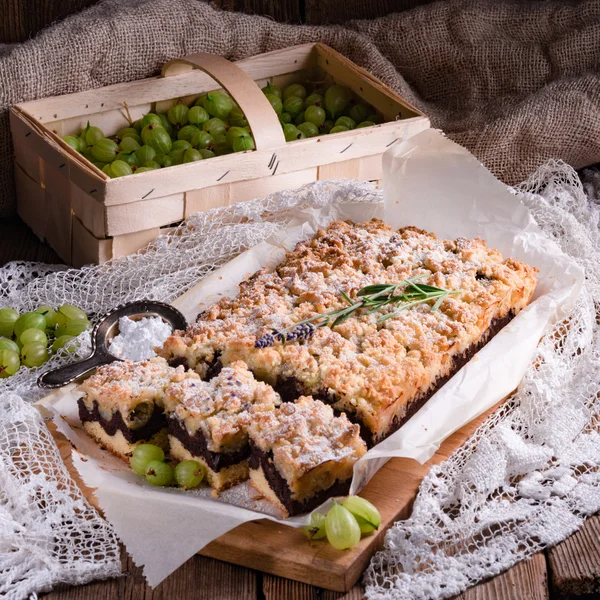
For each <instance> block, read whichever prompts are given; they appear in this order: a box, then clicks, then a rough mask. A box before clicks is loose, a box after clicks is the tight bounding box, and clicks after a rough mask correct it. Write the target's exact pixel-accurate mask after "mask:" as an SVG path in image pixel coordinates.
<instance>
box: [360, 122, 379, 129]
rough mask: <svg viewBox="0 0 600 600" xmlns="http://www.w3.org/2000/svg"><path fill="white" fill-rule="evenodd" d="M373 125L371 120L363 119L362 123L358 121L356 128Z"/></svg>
mask: <svg viewBox="0 0 600 600" xmlns="http://www.w3.org/2000/svg"><path fill="white" fill-rule="evenodd" d="M373 125H375V123H373V121H363V122H362V123H359V124H358V125H357V126H356V129H362V128H363V127H372V126H373Z"/></svg>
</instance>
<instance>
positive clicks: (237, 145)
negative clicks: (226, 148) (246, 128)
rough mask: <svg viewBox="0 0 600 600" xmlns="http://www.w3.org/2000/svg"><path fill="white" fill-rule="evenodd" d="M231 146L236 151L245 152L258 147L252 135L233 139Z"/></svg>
mask: <svg viewBox="0 0 600 600" xmlns="http://www.w3.org/2000/svg"><path fill="white" fill-rule="evenodd" d="M231 148H232V150H233V151H234V152H245V151H246V150H254V149H256V144H255V143H254V138H253V137H252V136H251V135H243V136H241V137H237V138H235V139H234V140H233V144H232V145H231Z"/></svg>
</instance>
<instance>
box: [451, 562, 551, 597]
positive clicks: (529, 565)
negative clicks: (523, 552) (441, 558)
mask: <svg viewBox="0 0 600 600" xmlns="http://www.w3.org/2000/svg"><path fill="white" fill-rule="evenodd" d="M549 597H550V595H549V591H548V574H547V570H546V557H545V556H544V553H543V552H538V553H537V554H534V556H533V557H532V558H531V560H524V561H522V562H520V563H518V564H516V565H515V566H514V567H512V568H511V569H509V570H508V571H505V572H504V573H501V574H500V575H498V576H497V577H494V578H493V579H490V580H489V581H486V582H484V583H480V584H479V585H477V586H475V587H473V588H471V589H469V590H467V591H466V592H464V593H463V594H460V595H459V596H457V597H456V598H455V599H454V600H548V598H549Z"/></svg>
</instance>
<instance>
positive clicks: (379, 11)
mask: <svg viewBox="0 0 600 600" xmlns="http://www.w3.org/2000/svg"><path fill="white" fill-rule="evenodd" d="M98 1H99V0H0V44H15V43H18V42H23V41H25V40H27V39H29V38H30V37H33V36H34V35H35V34H36V33H38V32H39V31H40V30H42V29H44V27H47V26H48V25H50V24H52V23H53V22H54V21H56V20H58V19H64V18H65V17H67V16H69V15H70V14H73V13H76V12H79V11H80V10H83V9H84V8H87V7H88V6H91V5H92V4H96V3H97V2H98ZM123 1H124V2H127V0H123ZM429 1H431V0H215V1H213V4H214V5H215V6H220V7H222V8H224V9H226V10H235V11H242V12H247V13H251V14H258V15H266V16H268V17H271V18H273V19H275V20H276V21H285V22H288V23H306V24H308V25H320V24H325V23H343V22H345V21H348V20H350V19H370V18H374V17H380V16H383V15H386V14H388V13H391V12H398V11H401V10H405V9H408V8H412V7H414V6H417V5H420V4H427V3H428V2H429ZM166 18H168V15H167V16H166Z"/></svg>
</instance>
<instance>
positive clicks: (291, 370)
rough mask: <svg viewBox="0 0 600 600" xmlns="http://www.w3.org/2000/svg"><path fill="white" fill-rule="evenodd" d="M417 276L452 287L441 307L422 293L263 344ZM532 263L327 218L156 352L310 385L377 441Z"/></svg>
mask: <svg viewBox="0 0 600 600" xmlns="http://www.w3.org/2000/svg"><path fill="white" fill-rule="evenodd" d="M415 276H417V277H421V279H419V283H425V284H429V285H432V286H436V287H439V288H443V289H447V290H461V293H460V294H457V295H453V296H449V297H447V298H446V299H444V301H443V302H442V303H441V305H440V306H439V309H438V310H436V311H432V310H431V304H433V303H432V302H431V303H429V304H421V305H417V306H414V307H411V308H410V309H408V310H405V311H404V312H400V313H398V314H397V315H396V316H395V317H394V318H390V319H389V320H387V321H385V322H384V323H382V324H379V323H378V322H377V320H378V318H379V317H381V316H382V315H385V314H386V311H389V310H392V309H386V308H383V309H382V310H381V311H380V312H379V313H375V314H371V315H368V314H365V313H364V311H363V312H361V313H358V314H356V315H352V316H351V317H350V318H349V319H348V320H346V321H345V322H343V323H342V324H340V325H338V326H336V327H333V328H331V327H319V328H317V329H316V331H315V332H314V334H312V336H311V337H310V338H309V339H305V340H302V341H300V342H294V343H286V344H283V343H281V342H280V341H278V340H277V339H275V340H274V343H273V344H272V345H269V346H267V347H257V346H256V341H257V340H258V339H261V338H262V337H263V336H265V335H266V334H268V333H270V332H272V330H277V331H281V330H284V329H286V328H290V327H293V325H294V324H295V323H298V322H301V321H304V320H306V319H310V318H313V317H315V316H316V315H320V314H324V313H326V312H329V311H331V310H335V309H339V308H341V307H342V306H344V303H345V300H344V298H343V295H342V292H343V293H345V294H347V296H348V297H349V298H350V299H351V300H354V299H355V298H356V293H357V292H358V290H360V289H361V288H363V287H365V286H367V285H373V284H380V283H383V284H392V283H394V284H395V283H399V282H401V281H403V280H405V279H407V278H412V277H415ZM535 285H536V269H535V268H533V267H530V266H528V265H526V264H524V263H522V262H520V261H517V260H515V259H512V258H507V259H505V258H503V257H502V255H501V254H500V253H499V252H498V251H497V250H495V249H493V248H488V247H487V245H486V244H485V242H484V241H483V240H480V239H474V240H468V239H465V238H457V239H455V240H439V239H437V238H436V236H435V235H434V234H432V233H428V232H426V231H423V230H420V229H417V228H414V227H406V228H403V229H401V230H399V231H398V232H395V231H393V230H392V229H391V228H390V227H388V226H387V225H385V224H384V223H383V222H381V221H379V220H376V219H373V220H372V221H369V222H367V223H362V224H354V223H349V222H340V221H337V222H333V223H331V224H330V225H329V227H328V228H327V229H326V230H320V231H319V232H318V233H317V234H316V235H315V236H314V237H313V238H312V239H311V240H307V241H305V242H301V243H300V244H298V245H297V247H296V248H295V250H293V251H292V252H289V253H288V254H287V255H286V258H285V260H284V261H283V262H282V263H281V264H280V265H278V266H277V267H276V268H275V269H274V270H271V271H268V270H263V271H259V272H258V273H256V274H255V275H253V276H252V277H251V278H250V279H248V280H247V281H245V282H243V283H242V284H241V285H240V293H239V294H238V296H237V297H235V298H223V299H221V300H220V301H219V302H217V303H215V304H213V305H212V306H210V307H209V308H208V309H207V310H206V311H205V312H203V313H202V314H201V315H199V317H198V320H197V322H196V323H194V324H192V325H191V326H190V327H189V328H188V330H187V331H185V332H175V333H174V334H173V335H172V336H171V337H170V338H168V339H167V341H166V342H165V345H164V347H163V349H162V351H161V352H160V354H161V355H162V356H163V357H165V358H166V359H168V360H169V361H170V362H171V363H172V364H185V365H186V366H188V367H190V368H193V369H195V370H196V371H197V372H198V373H199V374H200V375H201V376H202V377H203V378H205V377H207V376H209V375H213V374H214V373H215V372H218V370H219V368H221V367H222V366H223V365H228V364H231V362H234V361H237V360H242V361H244V362H245V363H246V364H247V365H248V367H249V369H250V370H251V371H252V372H253V373H254V375H255V377H257V378H258V379H260V380H262V381H265V382H267V383H269V384H271V385H272V386H273V387H274V388H275V389H276V390H277V391H278V392H279V393H280V394H281V396H282V399H283V400H284V401H293V400H294V399H296V398H298V397H299V396H301V395H312V396H313V397H314V398H317V399H321V400H323V401H324V402H327V403H329V404H331V405H332V406H333V407H334V409H335V410H336V411H337V412H338V413H342V412H344V413H346V414H347V415H348V417H349V418H350V419H351V420H352V421H354V422H356V423H358V424H360V426H361V430H362V432H363V436H364V438H365V440H366V441H367V443H368V444H369V445H373V444H375V443H377V442H378V441H381V440H382V439H384V438H385V437H387V436H388V435H390V434H391V433H392V432H393V431H395V430H396V429H397V428H398V427H400V426H401V425H402V424H403V423H404V422H406V420H407V419H408V418H409V417H410V416H411V415H412V414H413V413H414V412H415V411H416V410H418V408H420V406H421V405H422V404H423V403H424V402H425V401H426V400H427V399H428V398H429V397H430V396H431V395H432V394H433V393H434V392H435V391H436V390H437V389H439V387H440V385H442V384H443V383H444V382H445V381H447V379H449V377H451V376H452V375H453V374H454V373H455V372H456V371H457V370H458V369H459V368H460V367H461V366H462V365H463V364H464V363H465V362H466V361H468V360H469V359H470V358H471V357H472V355H473V354H474V353H475V352H476V351H477V350H479V349H480V348H481V347H482V346H483V345H484V344H485V343H486V342H487V341H488V340H489V339H491V337H492V336H493V334H494V333H496V332H497V330H498V329H499V328H500V327H501V326H503V325H505V324H506V323H507V322H508V321H509V320H510V319H511V318H512V317H513V316H514V315H515V314H516V313H518V312H519V311H520V310H521V309H522V308H524V307H525V306H526V305H527V304H528V302H529V301H530V299H531V297H532V295H533V292H534V289H535Z"/></svg>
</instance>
